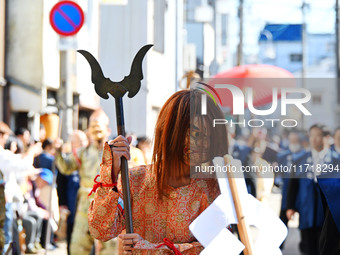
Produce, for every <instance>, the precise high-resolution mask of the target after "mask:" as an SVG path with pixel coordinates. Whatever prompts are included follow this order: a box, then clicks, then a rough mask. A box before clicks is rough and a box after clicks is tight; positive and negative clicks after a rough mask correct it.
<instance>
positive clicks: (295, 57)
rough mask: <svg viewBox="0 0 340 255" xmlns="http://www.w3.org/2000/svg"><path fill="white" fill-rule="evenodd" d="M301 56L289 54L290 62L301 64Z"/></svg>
mask: <svg viewBox="0 0 340 255" xmlns="http://www.w3.org/2000/svg"><path fill="white" fill-rule="evenodd" d="M301 61H302V54H290V62H301Z"/></svg>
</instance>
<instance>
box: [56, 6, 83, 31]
mask: <svg viewBox="0 0 340 255" xmlns="http://www.w3.org/2000/svg"><path fill="white" fill-rule="evenodd" d="M50 23H51V25H52V27H53V29H54V30H55V31H56V32H57V33H58V34H60V35H63V36H70V35H75V34H76V33H78V31H79V30H80V29H81V27H82V25H83V24H84V12H83V10H82V9H81V8H80V6H79V5H78V4H77V3H75V2H72V1H61V2H58V3H57V4H56V5H54V6H53V8H52V10H51V12H50Z"/></svg>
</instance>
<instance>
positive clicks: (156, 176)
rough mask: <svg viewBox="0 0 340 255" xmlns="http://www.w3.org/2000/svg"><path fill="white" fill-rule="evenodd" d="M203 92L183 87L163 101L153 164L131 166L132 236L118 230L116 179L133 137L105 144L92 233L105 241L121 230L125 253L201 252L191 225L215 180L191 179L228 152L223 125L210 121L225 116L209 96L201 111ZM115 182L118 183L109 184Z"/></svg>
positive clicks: (121, 226) (119, 200) (211, 194)
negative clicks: (203, 109) (199, 167)
mask: <svg viewBox="0 0 340 255" xmlns="http://www.w3.org/2000/svg"><path fill="white" fill-rule="evenodd" d="M203 95H204V94H203V93H202V92H201V91H199V90H195V89H194V90H182V91H179V92H176V93H175V94H173V95H172V96H171V97H170V98H169V99H168V100H167V102H166V103H165V104H164V106H163V107H162V109H161V112H160V114H159V117H158V120H157V123H156V129H155V138H154V151H153V157H152V164H151V165H148V166H139V167H136V168H133V169H130V171H129V177H130V191H131V200H132V201H131V204H132V218H133V227H134V232H135V233H133V234H120V233H121V232H122V231H123V230H124V229H125V221H124V209H123V208H124V206H123V204H122V203H123V199H122V188H121V181H120V178H119V177H118V174H119V171H120V158H121V157H125V158H126V159H127V160H129V158H130V154H129V144H130V142H131V137H127V138H125V137H122V136H118V137H117V138H115V139H114V140H111V141H109V142H107V143H106V144H105V147H104V153H103V160H102V164H101V171H100V179H101V183H102V184H105V185H97V186H99V188H98V190H97V191H96V193H95V196H94V200H93V201H92V203H91V205H90V207H89V214H88V219H89V230H90V232H91V235H92V236H93V237H95V238H96V239H99V240H103V241H107V240H110V239H112V238H114V237H116V236H118V235H119V234H120V235H119V238H121V239H122V243H123V249H124V254H132V251H134V254H151V253H150V252H153V251H155V252H156V251H157V254H172V253H171V251H170V250H172V251H173V252H175V253H176V254H179V253H178V252H181V253H182V254H199V253H200V252H201V251H202V250H203V247H202V245H201V244H200V243H199V242H197V241H196V240H195V238H194V236H193V235H192V234H191V233H190V231H189V225H190V224H191V223H192V222H193V221H194V219H195V218H196V217H198V216H199V215H200V213H201V212H202V211H204V210H205V209H206V208H207V207H208V206H209V204H210V203H212V202H213V200H214V199H215V198H216V197H217V196H218V195H219V194H220V191H219V188H218V184H217V181H216V180H215V179H214V178H210V179H206V178H205V179H202V178H194V175H193V173H192V171H193V170H194V169H195V166H200V165H202V164H203V163H206V164H211V160H212V159H213V158H214V157H216V156H223V155H225V154H227V150H228V141H227V130H226V126H225V125H216V126H215V127H213V120H214V119H224V115H223V113H222V112H221V110H220V108H219V107H218V106H217V105H215V104H214V102H213V100H211V99H210V98H209V97H206V99H207V100H206V102H207V104H206V109H207V112H206V114H204V115H202V114H201V109H202V105H201V98H202V96H203ZM112 176H113V177H112ZM210 177H212V176H210ZM113 178H114V179H113ZM116 180H118V181H117V185H116V186H114V187H113V188H112V187H109V186H112V185H113V184H114V183H115V182H116ZM136 252H137V253H136Z"/></svg>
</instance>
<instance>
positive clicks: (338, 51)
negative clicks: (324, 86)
mask: <svg viewBox="0 0 340 255" xmlns="http://www.w3.org/2000/svg"><path fill="white" fill-rule="evenodd" d="M339 16H340V15H339V0H336V1H335V58H336V85H337V86H336V88H337V102H338V107H339V106H340V83H339V78H340V47H339V44H340V31H339V29H340V26H339Z"/></svg>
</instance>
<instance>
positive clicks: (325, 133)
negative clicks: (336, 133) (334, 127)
mask: <svg viewBox="0 0 340 255" xmlns="http://www.w3.org/2000/svg"><path fill="white" fill-rule="evenodd" d="M314 128H318V129H320V130H321V131H322V136H323V137H325V136H328V135H330V134H331V131H330V130H329V128H328V127H327V126H325V125H323V124H314V125H312V126H311V127H310V128H309V132H310V131H311V130H312V129H314Z"/></svg>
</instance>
